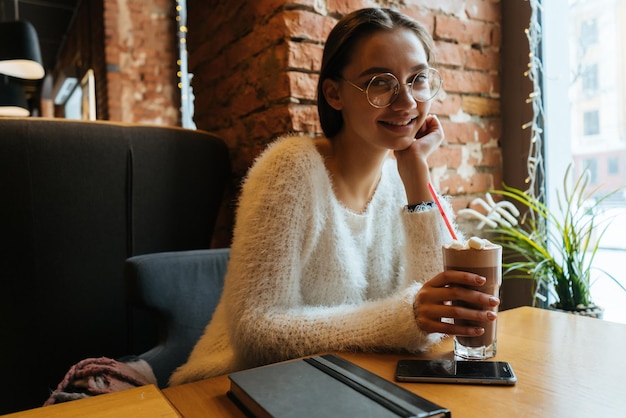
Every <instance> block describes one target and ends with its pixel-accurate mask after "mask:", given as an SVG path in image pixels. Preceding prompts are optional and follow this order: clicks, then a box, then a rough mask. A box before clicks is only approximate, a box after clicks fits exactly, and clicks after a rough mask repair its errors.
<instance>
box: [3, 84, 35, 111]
mask: <svg viewBox="0 0 626 418" xmlns="http://www.w3.org/2000/svg"><path fill="white" fill-rule="evenodd" d="M29 115H30V110H28V103H27V102H26V94H25V93H24V89H23V88H22V86H21V85H20V84H18V83H17V82H16V81H13V80H11V79H9V77H7V76H4V77H1V78H0V116H20V117H21V116H29Z"/></svg>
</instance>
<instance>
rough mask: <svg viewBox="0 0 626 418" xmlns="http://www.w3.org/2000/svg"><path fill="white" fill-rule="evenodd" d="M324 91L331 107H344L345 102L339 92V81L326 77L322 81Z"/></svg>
mask: <svg viewBox="0 0 626 418" xmlns="http://www.w3.org/2000/svg"><path fill="white" fill-rule="evenodd" d="M322 92H323V93H324V98H325V99H326V101H327V102H328V104H329V105H330V107H332V108H333V109H335V110H341V109H342V108H343V102H342V100H341V95H340V94H339V83H337V81H335V80H332V79H330V78H326V79H325V80H324V81H323V82H322Z"/></svg>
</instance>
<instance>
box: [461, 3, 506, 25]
mask: <svg viewBox="0 0 626 418" xmlns="http://www.w3.org/2000/svg"><path fill="white" fill-rule="evenodd" d="M509 1H510V0H509ZM465 13H466V14H467V16H468V17H469V18H470V19H475V20H485V21H489V22H498V23H499V22H500V20H501V19H502V12H501V8H500V3H494V2H493V1H491V0H467V4H466V5H465Z"/></svg>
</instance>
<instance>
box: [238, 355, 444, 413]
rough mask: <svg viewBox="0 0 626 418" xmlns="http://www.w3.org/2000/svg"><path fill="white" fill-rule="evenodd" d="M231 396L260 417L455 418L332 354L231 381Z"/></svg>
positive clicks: (244, 373) (259, 369)
mask: <svg viewBox="0 0 626 418" xmlns="http://www.w3.org/2000/svg"><path fill="white" fill-rule="evenodd" d="M228 377H229V379H230V391H229V392H228V395H229V397H230V398H231V399H232V400H233V401H234V402H235V403H236V404H237V405H238V406H239V407H240V408H241V409H242V410H243V411H244V412H245V413H246V414H247V415H248V416H254V417H276V418H285V417H298V418H305V417H359V418H366V417H450V411H448V410H447V409H446V408H442V407H441V406H439V405H436V404H434V403H432V402H430V401H428V400H426V399H424V398H422V397H420V396H418V395H415V394H414V393H412V392H409V391H408V390H406V389H404V388H402V387H400V386H398V385H396V384H394V383H392V382H390V381H388V380H385V379H383V378H381V377H379V376H377V375H375V374H373V373H371V372H369V371H367V370H365V369H363V368H361V367H359V366H357V365H356V364H354V363H351V362H349V361H347V360H345V359H342V358H341V357H338V356H335V355H332V354H328V355H323V356H315V357H309V358H305V359H301V360H293V361H287V362H283V363H276V364H271V365H269V366H263V367H257V368H255V369H250V370H244V371H241V372H237V373H233V374H231V375H229V376H228Z"/></svg>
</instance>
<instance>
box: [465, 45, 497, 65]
mask: <svg viewBox="0 0 626 418" xmlns="http://www.w3.org/2000/svg"><path fill="white" fill-rule="evenodd" d="M466 57H467V59H466V61H465V68H466V69H468V70H488V71H498V70H499V69H500V53H499V52H498V51H494V50H483V51H481V50H478V49H474V48H470V49H468V50H467V52H466Z"/></svg>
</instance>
